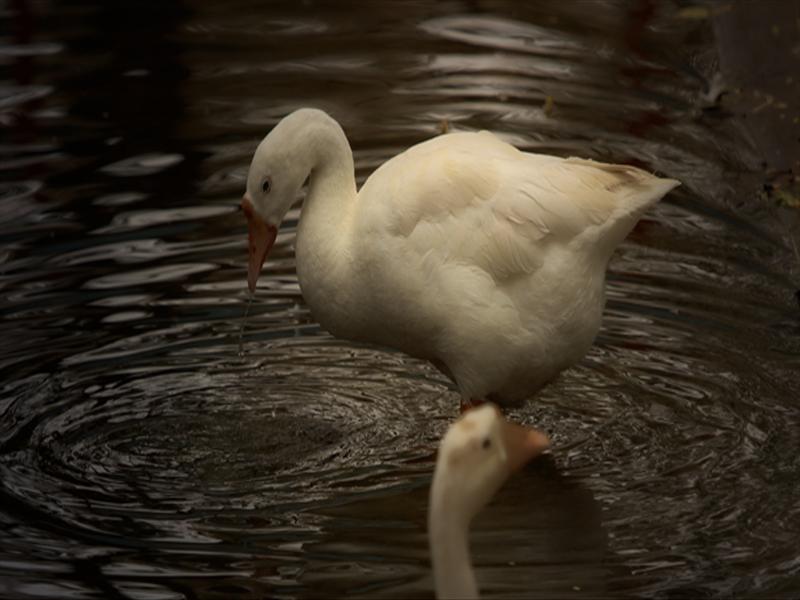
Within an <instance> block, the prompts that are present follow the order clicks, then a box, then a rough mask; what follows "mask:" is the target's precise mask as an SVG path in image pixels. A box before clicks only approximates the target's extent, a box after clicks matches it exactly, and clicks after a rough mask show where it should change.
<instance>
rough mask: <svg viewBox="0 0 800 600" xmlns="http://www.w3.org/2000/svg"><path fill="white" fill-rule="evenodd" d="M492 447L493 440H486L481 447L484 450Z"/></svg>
mask: <svg viewBox="0 0 800 600" xmlns="http://www.w3.org/2000/svg"><path fill="white" fill-rule="evenodd" d="M491 446H492V440H490V439H489V438H484V439H483V443H482V444H481V447H482V448H483V449H484V450H488V449H489V448H490V447H491Z"/></svg>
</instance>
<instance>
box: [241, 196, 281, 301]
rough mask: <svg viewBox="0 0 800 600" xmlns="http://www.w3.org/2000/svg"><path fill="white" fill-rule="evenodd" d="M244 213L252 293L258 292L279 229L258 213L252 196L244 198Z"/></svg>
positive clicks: (248, 279) (248, 277)
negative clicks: (259, 280) (265, 261)
mask: <svg viewBox="0 0 800 600" xmlns="http://www.w3.org/2000/svg"><path fill="white" fill-rule="evenodd" d="M242 211H243V212H244V215H245V216H246V217H247V229H248V232H247V233H248V236H247V237H248V242H249V243H248V246H249V252H250V258H249V261H248V263H247V286H248V287H249V288H250V292H255V291H256V283H257V282H258V276H259V275H260V274H261V266H262V265H263V264H264V259H266V258H267V254H269V251H270V249H271V248H272V245H273V244H274V243H275V238H276V237H277V236H278V228H277V227H275V226H274V225H270V224H268V223H267V222H266V221H265V220H264V219H262V218H261V216H260V215H259V214H258V213H257V212H256V209H255V207H254V206H253V202H252V201H251V200H250V196H248V195H247V194H245V195H244V198H242Z"/></svg>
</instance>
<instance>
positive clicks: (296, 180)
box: [242, 108, 353, 291]
mask: <svg viewBox="0 0 800 600" xmlns="http://www.w3.org/2000/svg"><path fill="white" fill-rule="evenodd" d="M340 155H343V156H344V162H345V163H346V164H345V165H344V167H340V166H339V165H338V164H336V162H337V161H336V160H335V159H336V158H339V157H340ZM348 160H349V162H348ZM331 165H333V166H334V167H340V168H344V170H345V172H347V170H348V167H349V177H350V178H352V177H353V169H352V153H351V152H350V146H349V144H348V143H347V138H346V137H345V134H344V132H343V131H342V128H341V127H340V126H339V124H338V123H337V122H336V121H334V120H333V119H332V118H331V117H330V116H329V115H328V114H327V113H325V112H323V111H321V110H318V109H313V108H301V109H299V110H296V111H294V112H293V113H291V114H289V115H287V116H286V117H284V118H283V119H281V121H280V122H279V123H278V124H277V125H276V126H275V127H274V128H273V129H272V131H270V132H269V133H268V134H267V135H266V137H264V139H263V140H261V143H260V144H259V145H258V148H256V151H255V154H254V155H253V160H252V161H251V163H250V170H249V171H248V173H247V189H246V191H245V194H244V197H243V198H242V210H243V211H244V214H245V216H246V217H247V221H248V227H249V242H250V262H249V265H248V285H249V286H250V290H251V291H253V290H254V289H255V284H256V281H257V279H258V275H259V273H260V271H261V266H262V264H263V262H264V259H265V258H266V256H267V254H268V253H269V251H270V249H271V248H272V245H273V244H274V243H275V238H276V237H277V234H278V228H279V227H280V224H281V222H282V221H283V218H284V216H285V215H286V213H287V212H288V211H289V209H290V208H291V206H292V204H294V202H295V200H296V199H297V197H298V194H299V193H300V189H301V188H302V187H303V183H304V182H305V181H306V179H307V178H308V177H309V175H311V174H312V171H321V170H324V169H325V168H329V167H330V166H331Z"/></svg>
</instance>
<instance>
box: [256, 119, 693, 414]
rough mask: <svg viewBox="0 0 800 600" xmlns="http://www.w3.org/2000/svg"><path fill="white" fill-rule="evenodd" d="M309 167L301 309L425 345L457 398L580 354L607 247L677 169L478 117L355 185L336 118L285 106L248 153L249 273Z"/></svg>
mask: <svg viewBox="0 0 800 600" xmlns="http://www.w3.org/2000/svg"><path fill="white" fill-rule="evenodd" d="M309 175H310V179H309V192H308V196H307V197H306V200H305V203H304V206H303V210H302V213H301V218H300V225H299V229H298V235H297V246H296V252H297V272H298V276H299V279H300V285H301V288H302V290H303V295H304V297H305V298H306V301H307V302H308V304H309V306H310V308H311V310H312V312H313V314H314V315H315V317H316V318H317V319H318V320H319V321H320V323H321V324H322V325H323V326H324V327H325V328H327V329H328V330H330V331H331V332H332V333H334V334H335V335H339V336H342V337H346V338H350V339H355V340H361V341H367V342H372V343H377V344H382V345H385V346H391V347H394V348H399V349H401V350H403V351H405V352H407V353H409V354H412V355H414V356H418V357H422V358H427V359H430V360H432V361H433V362H434V363H435V364H437V366H439V367H440V368H442V370H444V371H445V372H447V373H448V374H450V375H451V376H452V378H453V379H454V380H455V382H456V384H457V385H458V387H459V390H460V392H461V394H462V398H463V400H464V401H465V402H468V403H469V402H470V401H474V400H483V399H487V398H491V399H494V400H496V401H499V402H503V403H508V402H516V401H520V400H522V399H524V398H526V397H528V396H530V395H532V394H533V393H534V392H536V391H537V390H538V389H540V388H541V387H542V386H543V385H544V384H546V383H547V382H548V381H550V380H551V379H552V378H553V377H555V376H556V375H557V374H558V373H559V372H560V371H561V370H563V369H564V368H566V367H568V366H570V365H571V364H573V363H575V362H576V361H578V360H579V359H580V358H581V357H582V356H583V355H584V354H585V352H586V351H587V350H588V348H589V346H590V345H591V343H592V340H593V339H594V337H595V335H596V332H597V330H598V328H599V325H600V320H601V315H602V310H603V305H604V292H603V288H604V280H605V270H606V265H607V263H608V259H609V258H610V256H611V254H612V252H613V250H614V248H615V247H616V246H617V245H618V244H619V243H620V241H622V239H623V238H624V237H625V236H626V235H627V233H628V232H629V231H630V229H631V228H632V227H633V225H634V224H635V223H636V221H637V220H638V219H639V217H640V216H641V215H642V213H643V212H644V211H645V210H646V209H647V207H648V206H650V205H651V204H653V203H655V202H656V201H658V200H659V199H660V198H661V197H662V196H663V195H664V194H666V193H667V192H668V191H669V190H671V189H672V188H673V187H675V186H676V185H678V182H677V181H675V180H672V179H661V178H658V177H654V176H652V175H650V174H648V173H646V172H645V171H642V170H640V169H636V168H634V167H629V166H622V165H610V164H603V163H599V162H594V161H590V160H582V159H578V158H567V159H562V158H558V157H553V156H546V155H538V154H529V153H525V152H521V151H519V150H517V149H516V148H514V147H513V146H511V145H509V144H507V143H505V142H503V141H501V140H499V139H498V138H497V137H495V136H494V135H492V134H491V133H489V132H486V131H482V132H480V133H454V134H449V135H443V136H440V137H437V138H434V139H431V140H429V141H427V142H424V143H421V144H418V145H416V146H414V147H412V148H410V149H408V150H406V151H405V152H403V153H401V154H399V155H398V156H396V157H394V158H392V159H391V160H389V161H387V162H386V163H385V164H383V165H382V166H381V167H380V168H378V169H377V170H376V171H375V172H374V173H373V174H372V175H371V176H370V177H369V179H368V180H367V181H366V182H365V183H364V185H363V186H362V189H361V190H360V191H359V192H356V188H355V181H354V174H353V161H352V153H351V150H350V147H349V144H348V143H347V139H346V137H345V135H344V133H343V131H342V130H341V128H340V127H339V125H338V124H337V123H336V122H335V121H334V120H333V119H331V118H330V117H329V116H328V115H327V114H325V113H323V112H322V111H318V110H313V109H301V110H299V111H296V112H294V113H292V114H291V115H289V116H287V117H286V118H285V119H283V120H282V121H281V122H280V123H279V124H278V125H277V126H276V127H275V129H273V131H272V132H271V133H270V134H269V135H268V136H267V137H266V138H264V140H263V141H262V143H261V145H260V146H259V148H258V149H257V151H256V153H255V156H254V157H253V162H252V164H251V167H250V173H249V175H248V184H247V193H246V194H245V199H244V200H243V205H244V206H245V210H246V212H247V214H248V217H249V219H250V233H251V260H250V271H251V272H250V281H251V285H254V284H255V278H256V277H257V275H258V270H260V267H261V262H262V261H263V256H265V255H266V252H268V250H269V247H268V246H270V245H271V240H268V243H267V244H266V246H267V248H266V250H265V251H263V254H262V253H261V251H262V249H263V247H264V244H263V243H262V244H261V245H260V246H259V244H258V239H259V233H258V232H259V231H262V230H265V229H266V230H269V231H276V230H277V227H278V226H279V224H280V221H281V220H282V218H283V216H284V215H285V213H286V211H287V210H288V209H289V206H290V205H291V204H292V202H293V200H294V198H295V196H296V194H297V192H298V191H299V189H300V187H301V185H302V183H303V182H304V180H305V179H306V177H308V176H309ZM267 179H269V181H270V185H269V186H268V187H269V191H268V192H266V193H265V192H264V182H265V181H266V180H267ZM273 239H274V236H273ZM254 271H255V272H254Z"/></svg>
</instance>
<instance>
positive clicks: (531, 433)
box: [503, 419, 550, 473]
mask: <svg viewBox="0 0 800 600" xmlns="http://www.w3.org/2000/svg"><path fill="white" fill-rule="evenodd" d="M503 441H504V443H505V446H506V456H507V457H508V467H509V469H510V471H511V472H512V473H513V472H514V471H518V470H519V469H521V468H522V467H523V466H525V465H526V464H527V463H528V462H530V461H531V460H533V459H534V458H536V457H537V456H539V455H540V454H541V453H542V452H544V451H545V450H547V449H548V448H549V447H550V439H549V438H548V437H547V436H546V435H545V434H544V433H542V432H541V431H536V430H535V429H529V428H528V427H523V426H522V425H517V424H516V423H512V422H511V421H506V420H505V419H503Z"/></svg>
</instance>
